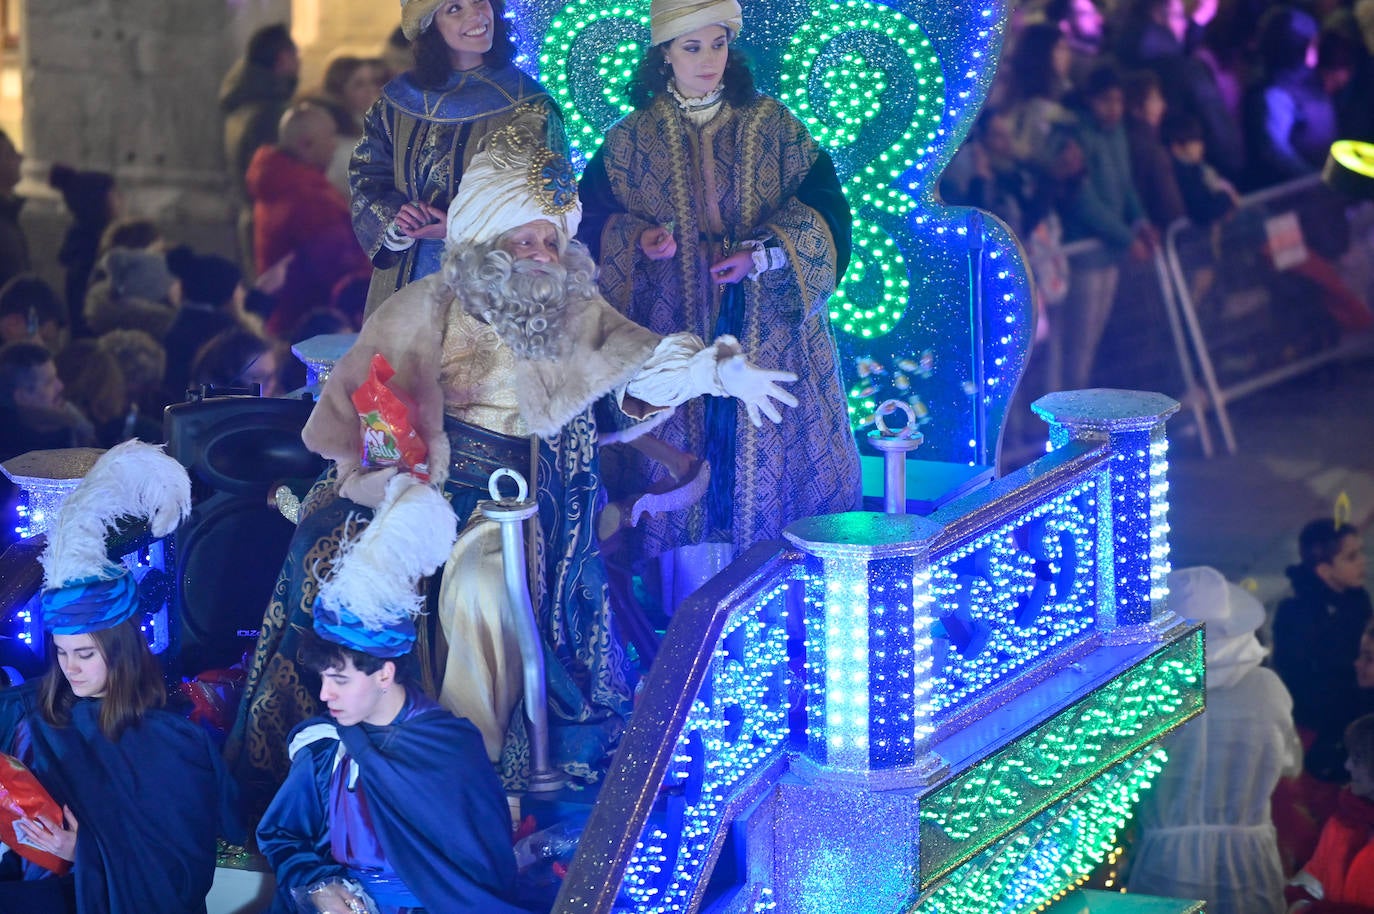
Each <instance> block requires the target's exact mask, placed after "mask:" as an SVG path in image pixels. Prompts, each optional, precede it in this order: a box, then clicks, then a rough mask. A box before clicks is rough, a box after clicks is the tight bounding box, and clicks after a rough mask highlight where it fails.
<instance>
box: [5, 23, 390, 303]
mask: <svg viewBox="0 0 1374 914" xmlns="http://www.w3.org/2000/svg"><path fill="white" fill-rule="evenodd" d="M22 21H23V30H22V37H21V60H22V66H23V96H24V97H23V108H24V115H23V123H24V142H23V147H24V148H23V152H24V156H25V162H24V180H23V183H22V184H21V185H20V188H19V192H20V193H21V194H22V195H24V196H25V197H27V198H28V199H29V203H28V205H27V206H26V207H25V210H24V215H23V222H24V226H25V229H26V230H27V232H28V234H29V241H30V247H31V249H32V251H33V254H34V260H35V266H36V267H37V269H38V270H39V272H40V273H42V274H43V275H44V276H45V277H46V278H48V279H49V280H50V281H54V282H58V283H60V281H61V273H60V268H59V267H58V265H57V262H56V252H57V249H58V246H59V245H60V243H61V239H62V235H63V233H64V232H65V230H66V226H67V223H68V217H67V214H66V210H65V208H64V207H63V205H62V202H61V200H60V198H59V197H58V196H57V194H56V192H54V191H53V190H52V189H51V188H49V187H48V184H47V175H48V169H49V168H50V167H51V166H52V164H53V163H54V162H66V163H68V164H70V165H74V166H76V167H77V168H82V169H96V170H100V171H108V172H111V173H112V174H114V176H115V179H116V182H117V184H118V187H119V189H120V192H121V195H122V197H123V199H124V202H125V210H126V214H127V215H129V216H141V217H146V218H151V219H154V220H156V221H157V222H158V224H159V225H160V226H161V227H162V229H163V232H164V233H165V234H166V236H167V238H168V239H169V240H171V241H174V242H185V243H188V244H191V245H192V246H194V247H196V248H197V249H200V250H207V251H214V252H216V253H220V254H224V255H225V256H229V257H236V256H237V253H238V252H237V241H236V233H235V228H234V225H235V217H236V207H237V201H236V200H235V197H234V194H233V192H232V191H231V189H230V183H229V181H228V179H227V177H226V175H225V171H224V149H223V126H222V121H221V118H220V114H219V109H218V96H219V86H220V82H221V80H222V79H223V78H224V74H225V73H226V72H227V71H228V69H229V67H230V65H232V64H233V62H234V61H235V60H237V59H238V58H239V57H240V56H242V54H243V48H244V46H245V45H246V44H247V41H248V37H249V35H251V34H252V33H253V31H254V30H255V29H257V28H259V27H260V26H263V25H267V24H269V23H272V22H289V23H291V26H292V31H293V34H295V35H296V38H297V41H298V42H299V43H300V45H301V53H302V62H303V71H302V74H301V87H302V88H303V89H308V88H311V87H313V86H315V85H317V84H318V83H319V81H320V77H321V75H322V73H323V70H324V65H325V63H326V61H327V59H328V57H329V55H330V54H332V53H335V52H336V51H337V50H340V49H346V50H353V51H358V52H365V53H377V52H379V51H380V49H381V47H382V45H383V43H384V42H385V40H386V38H387V36H388V35H389V34H390V32H391V30H392V29H394V28H395V27H396V26H397V25H398V24H399V23H400V5H399V3H398V2H396V0H63V2H60V3H57V2H53V0H26V2H25V3H24V6H23V17H22ZM59 288H60V285H59Z"/></svg>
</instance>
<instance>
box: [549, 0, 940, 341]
mask: <svg viewBox="0 0 1374 914" xmlns="http://www.w3.org/2000/svg"><path fill="white" fill-rule="evenodd" d="M648 32H649V5H648V3H647V2H636V3H626V4H623V5H613V6H609V7H607V6H604V5H603V4H602V3H600V2H598V0H574V2H573V3H570V4H568V5H567V6H565V7H564V8H563V9H562V11H561V12H560V13H558V14H557V15H556V16H555V17H554V18H553V20H552V21H551V22H550V23H549V28H548V30H547V31H546V32H545V34H544V40H543V42H542V43H541V45H540V53H539V68H540V72H541V73H542V74H544V80H545V84H546V86H547V87H548V89H549V91H550V92H551V93H552V94H553V96H554V98H555V99H556V100H557V102H558V104H559V106H560V107H561V108H562V110H563V113H564V118H565V122H566V124H567V129H568V137H569V140H570V142H571V143H572V145H573V146H574V147H575V149H576V150H577V151H578V152H579V153H580V154H581V155H582V156H590V155H591V154H592V153H593V152H595V151H596V149H597V147H598V146H600V145H601V140H602V136H603V133H604V131H605V128H606V127H607V126H609V125H610V124H611V123H612V122H613V121H614V120H616V119H617V118H619V117H620V116H622V115H624V114H628V113H629V112H630V110H631V106H630V103H629V100H628V88H629V85H630V82H631V80H632V79H633V77H634V73H635V69H636V67H637V65H638V63H639V60H640V58H641V57H642V56H643V54H644V51H645V50H646V48H647V46H648ZM864 42H868V43H870V44H871V43H874V42H876V43H878V44H880V45H883V46H885V47H888V48H889V49H890V50H891V53H889V54H887V55H886V56H885V57H884V58H883V59H882V60H881V61H879V62H877V63H875V62H872V61H870V59H869V58H868V57H866V56H865V55H864V54H863V53H861V52H860V51H859V48H860V47H861V46H863V44H864ZM574 47H577V48H578V53H577V54H576V55H574V50H573V49H574ZM589 50H590V53H591V54H593V55H594V56H595V64H594V68H593V71H594V73H595V77H596V78H595V80H589V79H587V78H586V76H585V75H584V76H582V77H579V76H578V74H577V72H576V71H575V70H574V68H573V67H571V66H569V65H568V61H570V60H572V59H574V58H575V57H576V59H585V54H586V53H587V52H588V51H589ZM898 63H900V65H901V66H902V67H904V68H905V70H906V72H905V73H903V74H901V78H902V81H903V83H910V84H912V85H914V86H915V89H914V92H912V93H910V94H911V96H912V101H911V102H910V104H909V105H907V106H906V107H905V110H895V109H888V108H885V106H884V102H883V96H884V93H885V92H886V91H887V89H888V88H889V85H890V83H891V81H892V78H893V77H892V75H891V74H890V73H889V72H888V70H886V69H885V67H891V66H894V65H897V64H898ZM778 78H779V80H780V84H781V91H780V93H779V98H780V100H781V101H782V102H783V103H784V104H786V105H788V106H789V107H790V108H791V109H792V110H793V111H794V112H795V113H796V114H797V116H798V117H799V118H801V119H802V121H803V122H804V123H805V124H806V125H807V128H808V129H809V130H810V131H811V132H812V135H813V136H815V138H816V140H817V141H818V142H819V143H821V145H822V146H825V147H826V148H828V149H830V150H832V151H837V152H838V151H841V150H845V149H850V148H852V147H854V146H855V145H856V144H858V143H859V142H860V140H861V137H862V135H863V133H864V131H865V129H866V128H869V129H871V130H872V131H874V132H875V133H874V135H885V134H886V133H887V132H889V130H891V129H893V128H891V124H890V123H889V122H890V121H891V119H892V118H898V119H901V120H902V121H905V122H906V126H905V128H903V129H900V130H897V135H896V136H895V138H894V139H892V141H891V142H886V141H884V142H885V143H886V145H884V146H879V147H877V148H875V149H873V151H872V153H871V161H868V162H866V163H860V164H859V166H858V167H855V168H854V169H853V173H852V174H850V175H849V177H848V179H847V180H846V181H845V182H844V192H845V196H846V197H848V198H849V202H850V206H851V208H852V209H853V210H854V212H855V220H854V236H853V237H854V249H853V259H852V261H851V264H850V267H849V271H848V273H847V274H846V275H845V279H844V282H843V283H842V284H841V286H840V288H839V290H838V291H837V292H836V293H835V295H834V296H832V298H831V299H830V310H831V319H832V320H834V321H835V322H836V325H837V326H838V327H839V329H841V330H843V331H844V332H845V333H848V334H852V335H855V336H858V337H860V338H864V339H868V338H873V337H877V336H882V335H884V334H887V333H889V332H890V331H891V330H892V329H893V327H895V326H896V325H897V323H898V321H900V320H901V318H902V314H903V313H904V311H905V310H906V306H907V301H908V299H909V297H910V292H911V282H910V280H909V278H908V276H907V265H906V260H905V259H904V258H903V256H902V253H901V249H900V245H899V244H898V242H897V240H896V238H895V237H894V236H895V235H896V234H900V233H901V232H903V231H905V229H904V225H905V219H906V217H907V216H908V215H909V214H910V213H911V212H912V211H913V210H914V209H915V207H916V202H915V201H914V200H913V199H912V198H911V197H910V196H909V195H908V194H906V193H904V192H902V191H900V190H898V189H896V188H895V187H894V186H893V182H894V181H895V180H896V179H897V178H898V176H900V175H901V174H902V173H903V172H904V171H906V170H907V169H908V168H910V167H911V166H912V164H913V163H915V162H916V160H917V159H918V158H920V157H921V156H922V155H924V154H925V153H926V152H927V151H928V150H929V148H930V145H931V143H933V142H934V140H935V138H936V135H937V130H938V127H939V124H940V121H941V118H942V117H943V116H944V112H945V107H944V106H945V99H944V94H943V89H944V77H943V76H942V75H941V73H940V61H939V59H938V58H937V57H936V56H935V53H934V51H933V50H932V48H931V44H930V40H929V39H928V38H927V37H926V36H925V34H924V33H923V32H922V31H921V28H920V26H918V25H917V24H916V22H914V21H913V20H912V19H910V18H909V17H908V16H906V15H904V14H903V13H900V12H898V11H896V10H894V9H891V8H889V7H886V6H883V5H882V4H879V3H873V2H868V0H846V2H844V3H838V4H826V5H819V6H817V7H816V8H815V9H813V10H812V12H811V14H810V17H809V18H807V19H806V21H805V22H804V23H803V24H802V25H801V26H800V27H799V28H798V29H797V30H796V31H795V32H794V33H793V35H792V37H791V39H790V40H789V42H788V45H787V50H786V52H785V53H783V54H782V56H781V60H780V72H779V74H778ZM593 86H595V87H596V88H593ZM880 115H882V120H881V121H880ZM884 223H890V224H889V225H884Z"/></svg>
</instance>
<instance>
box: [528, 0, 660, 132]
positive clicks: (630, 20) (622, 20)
mask: <svg viewBox="0 0 1374 914" xmlns="http://www.w3.org/2000/svg"><path fill="white" fill-rule="evenodd" d="M603 3H604V0H574V2H573V3H569V4H568V5H567V6H565V7H564V8H563V11H562V12H561V13H559V14H558V15H557V16H555V17H554V18H553V21H552V22H550V23H549V28H548V30H547V31H546V32H545V33H544V40H543V42H541V43H540V46H539V72H540V73H542V74H543V78H544V85H545V88H547V89H548V90H549V92H550V93H551V94H552V95H553V97H554V99H555V100H556V101H557V102H558V105H559V107H560V108H562V109H563V118H564V123H565V124H566V125H567V130H568V140H569V142H570V143H571V144H572V145H573V147H574V148H576V149H578V150H580V151H581V152H582V153H583V154H584V155H586V156H591V154H592V153H593V152H595V151H596V149H597V147H598V146H600V145H601V140H602V138H603V137H604V136H605V130H606V127H608V126H609V125H610V124H611V123H613V122H614V121H616V120H617V119H619V118H620V117H621V116H622V115H625V114H629V113H630V111H631V110H632V108H631V105H630V101H629V86H630V80H631V79H632V78H633V76H634V72H635V68H636V67H637V66H638V65H639V60H640V58H641V57H643V56H644V51H645V48H646V46H647V45H648V38H649V4H648V2H647V0H644V2H638V3H626V4H623V5H613V6H610V7H607V6H604V5H603ZM575 45H580V46H581V48H580V50H582V51H583V53H579V54H578V55H577V58H576V59H577V60H578V61H585V60H587V56H588V55H587V54H586V53H585V49H586V48H587V47H588V46H590V47H592V48H593V50H594V53H595V54H596V66H595V68H593V69H591V70H590V71H587V69H586V68H585V66H583V67H582V69H580V70H574V68H573V67H572V66H571V61H572V60H573V55H572V50H573V47H574V46H575ZM574 77H578V78H577V79H575V78H574ZM598 90H599V91H598Z"/></svg>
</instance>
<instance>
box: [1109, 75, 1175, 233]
mask: <svg viewBox="0 0 1374 914" xmlns="http://www.w3.org/2000/svg"><path fill="white" fill-rule="evenodd" d="M1122 90H1123V91H1124V93H1125V98H1126V144H1127V146H1129V147H1130V150H1131V180H1132V181H1134V182H1135V189H1136V194H1137V195H1139V197H1140V199H1141V202H1142V203H1144V204H1145V210H1146V212H1148V213H1149V214H1150V221H1151V222H1152V223H1154V226H1155V228H1157V229H1159V230H1160V231H1161V232H1163V231H1165V230H1166V229H1168V228H1169V226H1170V225H1171V224H1172V223H1173V222H1174V221H1175V220H1176V219H1182V218H1183V217H1184V215H1186V211H1185V210H1184V207H1183V197H1182V195H1181V194H1180V193H1179V188H1178V182H1177V181H1176V180H1175V179H1174V167H1173V160H1172V159H1171V158H1170V157H1169V150H1168V149H1166V148H1165V147H1164V143H1163V142H1162V141H1161V140H1160V136H1159V125H1160V122H1161V121H1162V120H1163V119H1164V114H1165V112H1166V111H1167V110H1168V106H1167V104H1166V103H1165V101H1164V92H1163V91H1162V90H1161V89H1160V87H1159V77H1158V76H1157V75H1156V74H1155V73H1154V71H1152V70H1138V71H1136V72H1134V73H1130V74H1128V75H1127V76H1126V78H1125V80H1124V81H1123V83H1122Z"/></svg>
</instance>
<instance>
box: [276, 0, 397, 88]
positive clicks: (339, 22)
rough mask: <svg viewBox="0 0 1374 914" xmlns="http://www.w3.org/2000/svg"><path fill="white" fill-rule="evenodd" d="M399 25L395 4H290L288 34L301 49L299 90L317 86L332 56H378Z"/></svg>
mask: <svg viewBox="0 0 1374 914" xmlns="http://www.w3.org/2000/svg"><path fill="white" fill-rule="evenodd" d="M400 24H401V5H400V3H398V2H396V0H370V2H369V0H292V4H291V34H292V35H293V36H294V37H295V39H296V43H297V44H299V45H300V48H301V86H302V87H304V88H313V87H315V86H318V85H319V84H320V82H321V81H322V79H323V78H324V68H325V66H327V65H328V63H329V59H330V57H331V56H333V55H334V54H354V55H357V56H368V57H370V56H378V55H380V54H381V52H382V48H383V47H384V46H385V44H386V40H387V37H388V36H389V35H390V34H391V32H392V31H393V30H394V29H395V28H396V26H398V25H400Z"/></svg>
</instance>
